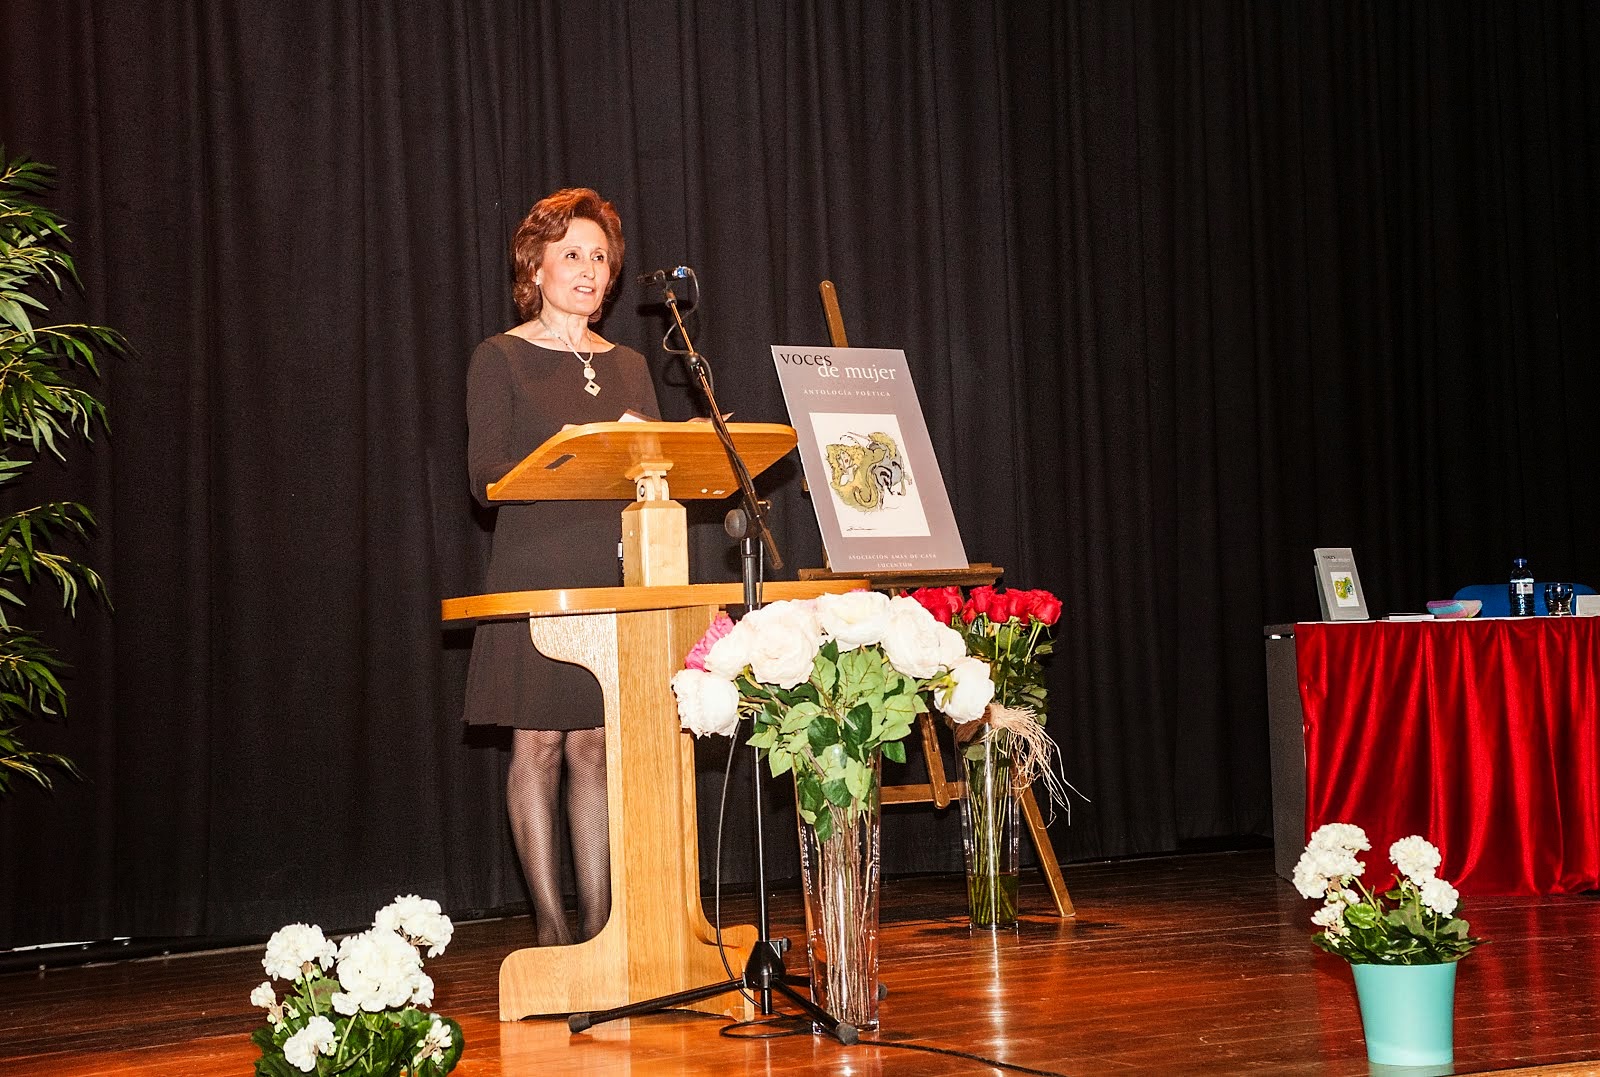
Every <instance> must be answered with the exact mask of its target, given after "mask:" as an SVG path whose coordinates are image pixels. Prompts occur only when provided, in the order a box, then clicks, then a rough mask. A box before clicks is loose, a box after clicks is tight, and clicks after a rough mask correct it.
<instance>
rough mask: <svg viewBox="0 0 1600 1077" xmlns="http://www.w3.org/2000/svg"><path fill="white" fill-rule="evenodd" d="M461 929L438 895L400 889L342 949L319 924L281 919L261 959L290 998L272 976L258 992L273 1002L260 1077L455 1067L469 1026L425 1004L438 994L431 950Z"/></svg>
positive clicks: (256, 1037) (438, 1076) (262, 1040)
mask: <svg viewBox="0 0 1600 1077" xmlns="http://www.w3.org/2000/svg"><path fill="white" fill-rule="evenodd" d="M454 931H455V928H454V926H453V925H452V924H451V923H450V918H449V917H448V916H445V915H444V913H443V912H442V911H440V908H439V903H438V902H437V901H430V900H427V899H425V898H419V897H415V896H408V897H397V898H395V900H394V902H393V903H392V904H389V905H386V906H384V907H383V908H382V909H379V910H378V914H377V916H376V917H374V918H373V923H372V927H371V928H370V929H369V930H367V931H363V932H361V933H360V934H359V935H351V936H350V937H349V938H347V939H345V940H344V941H343V942H342V943H340V944H339V946H338V948H337V949H335V948H334V945H333V943H332V942H330V941H328V939H327V938H325V937H324V936H323V934H322V929H321V928H320V927H316V926H315V925H308V924H290V925H288V926H287V927H284V928H280V929H279V930H278V931H277V932H276V933H275V934H274V935H273V936H272V938H271V939H269V940H268V941H267V952H266V956H265V957H263V958H262V959H261V965H262V967H263V968H264V969H266V972H267V975H268V976H270V977H272V980H287V981H288V982H289V983H290V985H291V986H290V987H289V989H288V993H286V994H285V995H284V997H283V998H281V999H280V998H278V993H277V990H276V989H275V988H274V987H273V985H272V980H267V981H265V982H263V983H262V984H261V985H260V986H259V987H257V988H256V989H255V990H254V991H252V992H250V1002H251V1004H252V1005H255V1006H259V1007H261V1008H262V1009H264V1010H266V1011H267V1023H266V1024H265V1025H263V1026H261V1027H260V1028H258V1029H256V1031H255V1033H254V1034H253V1035H252V1036H251V1037H250V1038H251V1040H252V1041H253V1042H254V1043H255V1045H256V1046H257V1047H259V1048H261V1057H260V1058H259V1059H257V1060H256V1077H299V1075H300V1074H304V1073H314V1074H318V1075H323V1077H332V1075H334V1074H338V1075H341V1077H346V1075H347V1077H402V1075H403V1077H442V1075H443V1074H446V1073H449V1072H450V1071H451V1070H453V1069H455V1066H456V1062H457V1061H459V1060H460V1058H461V1050H462V1047H463V1046H464V1045H463V1043H462V1040H461V1026H460V1025H458V1024H456V1022H454V1021H453V1020H451V1019H450V1018H448V1017H440V1016H439V1015H438V1014H433V1013H428V1012H427V1011H426V1010H424V1009H419V1008H418V1007H426V1006H429V1005H431V1004H432V1003H433V980H432V978H431V977H429V976H428V974H427V973H425V972H423V971H422V951H423V950H424V949H426V950H427V954H428V956H429V957H437V956H438V955H439V954H442V953H443V952H444V948H445V947H446V946H448V945H449V943H450V937H451V935H452V934H454ZM330 969H332V970H333V973H334V974H333V975H329V970H330Z"/></svg>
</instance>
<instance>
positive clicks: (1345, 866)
mask: <svg viewBox="0 0 1600 1077" xmlns="http://www.w3.org/2000/svg"><path fill="white" fill-rule="evenodd" d="M1370 848H1372V843H1371V842H1369V841H1368V840H1367V835H1366V832H1365V831H1363V830H1362V829H1361V828H1360V827H1358V826H1351V825H1350V824H1349V823H1328V824H1327V825H1325V826H1321V827H1318V828H1317V832H1316V833H1315V834H1312V835H1311V841H1310V842H1308V843H1307V844H1306V851H1305V852H1303V853H1301V854H1300V860H1299V862H1298V863H1296V864H1295V866H1294V887H1295V889H1296V890H1298V891H1300V893H1301V894H1302V895H1303V896H1305V897H1308V898H1320V897H1327V896H1328V893H1329V891H1330V890H1332V891H1333V892H1334V894H1335V895H1338V894H1339V893H1341V892H1342V891H1343V890H1344V888H1345V884H1346V883H1347V882H1349V880H1350V878H1351V877H1352V876H1355V875H1360V874H1361V873H1362V872H1363V871H1365V870H1366V865H1365V864H1363V863H1362V862H1361V861H1359V860H1357V859H1356V853H1358V852H1361V851H1362V850H1363V849H1370Z"/></svg>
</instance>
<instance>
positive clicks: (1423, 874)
mask: <svg viewBox="0 0 1600 1077" xmlns="http://www.w3.org/2000/svg"><path fill="white" fill-rule="evenodd" d="M1389 859H1390V860H1393V861H1394V866H1395V867H1397V868H1399V869H1400V873H1401V874H1402V875H1404V876H1405V877H1406V878H1408V879H1410V880H1411V881H1412V882H1414V883H1417V884H1419V885H1420V884H1421V883H1423V882H1425V881H1426V880H1428V879H1431V878H1433V876H1434V873H1435V872H1436V871H1438V870H1439V861H1440V856H1439V850H1438V849H1436V848H1434V846H1433V843H1432V842H1430V841H1428V839H1426V838H1424V837H1421V836H1419V835H1417V834H1413V835H1411V836H1410V837H1409V838H1401V839H1400V840H1399V841H1397V842H1395V843H1394V844H1393V845H1391V846H1389Z"/></svg>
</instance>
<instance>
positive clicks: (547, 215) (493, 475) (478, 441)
mask: <svg viewBox="0 0 1600 1077" xmlns="http://www.w3.org/2000/svg"><path fill="white" fill-rule="evenodd" d="M622 253H623V241H622V221H621V219H620V218H619V217H618V216H617V211H616V209H615V208H614V207H613V206H612V205H611V203H610V202H607V201H605V200H604V199H602V198H601V197H600V196H599V195H598V194H596V193H595V192H594V191H592V190H589V189H588V188H571V189H567V190H562V191H557V192H556V193H555V194H552V195H550V196H549V197H548V198H544V199H541V200H540V201H539V202H538V203H537V204H535V205H534V207H533V209H532V210H530V211H529V213H528V216H527V217H526V218H525V219H524V220H523V222H522V224H521V225H520V226H518V228H517V231H516V235H515V237H514V238H513V239H512V243H511V255H512V262H513V265H514V267H515V268H514V273H515V283H514V286H513V294H514V297H515V299H516V304H517V310H518V312H519V313H520V314H521V316H522V317H523V318H524V319H525V320H524V321H523V322H522V324H521V325H518V326H516V327H514V328H512V329H508V330H506V331H505V332H504V333H500V334H498V335H496V336H492V337H490V338H489V339H488V340H486V341H484V342H483V343H482V344H480V345H478V347H477V350H476V351H474V352H473V355H472V362H471V365H470V366H469V368H468V371H467V431H468V433H467V459H468V467H469V469H470V472H471V479H472V493H473V496H474V497H476V498H477V499H478V500H479V501H480V502H482V503H483V504H485V505H488V504H489V502H488V501H487V500H486V497H485V494H486V489H487V487H488V486H489V485H490V484H491V483H494V482H496V481H498V480H499V479H500V478H502V477H503V476H504V475H505V474H506V473H507V472H508V471H510V470H511V468H512V467H513V466H515V465H516V464H517V463H519V462H520V461H521V460H522V459H523V458H524V457H525V456H527V455H528V453H530V452H532V451H533V450H534V449H535V448H537V447H538V446H539V445H540V444H542V443H543V442H544V441H545V440H546V439H548V438H549V437H550V436H551V435H553V434H555V433H557V432H558V431H560V430H561V428H562V427H563V426H566V425H569V424H580V423H592V422H614V421H616V420H617V419H619V418H620V417H621V416H622V414H623V413H624V412H625V411H629V410H632V411H635V412H638V413H640V414H642V415H645V416H647V417H649V418H656V417H658V416H659V408H658V405H657V403H656V394H655V387H654V386H653V385H652V384H651V381H650V373H649V370H648V369H647V368H646V366H645V360H644V356H642V355H640V354H639V353H638V352H636V351H634V350H633V349H631V348H626V347H622V346H619V345H615V344H612V343H609V342H608V341H606V340H605V339H604V338H602V337H601V336H600V335H599V334H598V333H596V332H595V331H594V329H593V328H592V325H593V323H594V322H595V321H596V320H598V319H599V317H600V312H601V309H602V308H603V306H604V304H605V301H606V299H607V297H608V296H609V295H610V294H611V292H612V291H614V290H615V288H616V284H617V280H618V279H619V277H620V275H621V271H622ZM494 504H496V505H498V506H499V512H498V514H497V519H496V521H495V528H494V541H493V545H492V547H491V552H490V556H489V574H488V579H487V580H486V581H485V586H484V590H485V591H488V592H498V591H525V590H541V589H547V588H559V587H614V586H616V585H617V584H618V583H619V582H620V580H619V579H618V562H617V540H618V537H619V533H620V530H621V526H620V522H619V521H620V514H621V510H622V508H623V507H624V506H625V504H626V503H625V502H616V501H531V502H495V503H494ZM465 710H466V713H465V718H466V721H467V722H469V723H471V724H482V725H501V726H510V727H511V729H512V734H511V736H512V742H511V743H512V748H511V769H510V772H509V774H508V775H507V778H506V803H507V808H508V810H509V812H510V816H511V832H512V837H513V840H514V841H515V843H516V847H517V856H518V858H519V859H520V861H521V863H522V873H523V876H524V878H526V880H527V883H528V891H529V893H530V895H531V896H532V898H533V916H534V923H535V927H536V930H537V936H538V942H539V945H541V946H548V945H557V944H566V943H572V942H580V941H583V940H584V939H588V938H592V937H593V936H594V935H596V934H597V933H598V932H599V931H600V929H601V928H602V927H604V926H605V922H606V918H607V916H608V915H609V914H610V908H611V867H610V848H609V846H610V842H609V833H608V829H607V810H606V752H605V729H604V710H603V707H602V702H601V698H600V686H599V685H598V684H597V683H596V682H595V680H594V678H593V677H592V676H590V674H589V672H588V671H587V670H585V669H582V668H580V667H578V666H574V665H569V664H567V663H564V662H556V661H553V660H551V659H548V658H545V657H544V656H543V655H541V654H539V653H538V651H536V650H535V649H534V647H533V643H532V641H531V640H530V639H529V635H528V626H527V624H526V622H523V621H512V622H488V623H484V624H480V625H479V626H478V629H477V634H476V636H475V638H474V640H473V644H472V661H471V665H470V668H469V670H468V673H467V698H466V708H465ZM563 776H564V778H565V781H564V782H563ZM563 786H564V788H565V797H564V798H563V797H562V795H561V794H562V789H563ZM563 799H564V801H565V805H564V806H565V809H566V811H565V814H566V825H567V832H568V835H569V840H570V842H571V848H572V862H573V865H574V868H575V871H576V875H577V884H578V905H579V917H578V921H579V922H578V931H577V933H576V935H575V934H574V933H573V931H572V929H571V927H570V926H569V925H568V923H567V919H566V914H565V910H564V908H563V906H562V900H561V842H560V838H559V832H560V816H561V814H562V812H561V807H562V802H563Z"/></svg>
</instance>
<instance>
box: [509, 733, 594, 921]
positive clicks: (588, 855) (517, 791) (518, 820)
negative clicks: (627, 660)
mask: <svg viewBox="0 0 1600 1077" xmlns="http://www.w3.org/2000/svg"><path fill="white" fill-rule="evenodd" d="M563 764H564V765H565V769H566V791H567V796H566V809H567V811H566V814H567V835H568V840H569V841H570V842H571V845H572V863H573V866H574V868H575V870H576V872H577V881H578V920H579V931H578V934H577V936H576V937H574V936H573V934H572V931H571V929H570V928H569V927H568V925H567V917H566V911H565V909H564V908H563V906H562V901H561V840H560V837H559V831H558V828H559V826H560V808H559V802H560V800H561V786H562V782H561V778H562V768H563ZM506 806H507V808H508V810H509V811H510V813H511V835H512V839H513V840H514V841H515V842H516V846H517V857H518V859H520V860H521V861H522V875H523V878H525V879H526V880H527V882H528V892H529V893H530V894H531V895H532V897H533V920H534V926H535V928H536V929H537V932H538V941H539V945H540V946H559V945H567V944H570V943H574V942H582V941H584V940H585V939H590V938H593V937H594V936H595V935H597V934H599V933H600V929H601V928H602V927H604V926H605V923H606V918H607V917H609V916H610V915H611V841H610V832H609V829H608V825H609V821H608V816H607V810H606V738H605V730H604V729H574V730H571V731H569V732H562V731H560V730H546V729H517V730H513V731H512V741H511V772H510V773H509V774H508V775H507V776H506Z"/></svg>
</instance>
